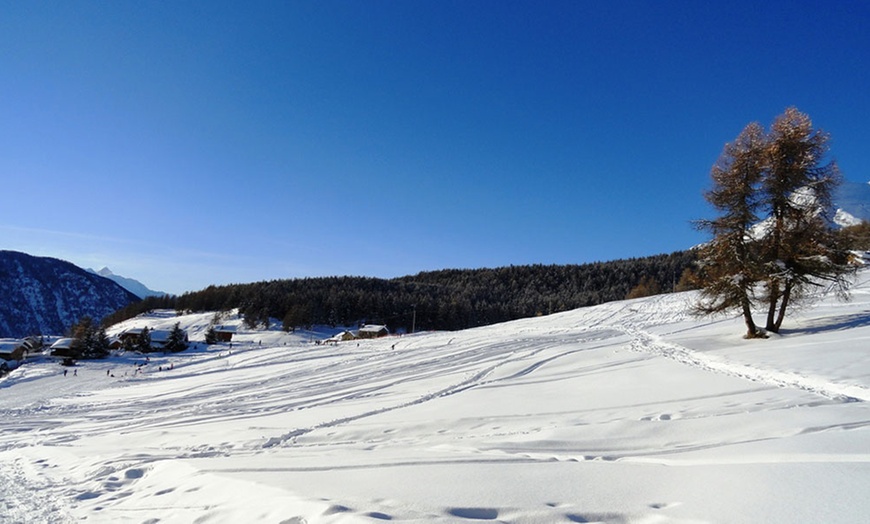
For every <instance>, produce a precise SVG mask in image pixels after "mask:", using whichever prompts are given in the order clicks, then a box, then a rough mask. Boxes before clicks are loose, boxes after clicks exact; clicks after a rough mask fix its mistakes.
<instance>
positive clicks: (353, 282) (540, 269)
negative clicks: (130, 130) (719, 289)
mask: <svg viewBox="0 0 870 524" xmlns="http://www.w3.org/2000/svg"><path fill="white" fill-rule="evenodd" d="M694 259H695V257H694V254H693V253H692V252H691V251H680V252H676V253H671V254H668V255H655V256H650V257H644V258H636V259H628V260H615V261H610V262H596V263H591V264H581V265H531V266H509V267H501V268H493V269H447V270H441V271H430V272H423V273H418V274H416V275H411V276H405V277H399V278H393V279H379V278H367V277H322V278H302V279H290V280H273V281H269V282H256V283H251V284H236V285H226V286H210V287H208V288H206V289H203V290H201V291H196V292H191V293H185V294H183V295H181V296H179V297H157V298H148V299H145V300H144V301H142V302H141V303H137V304H134V305H133V306H131V307H129V308H127V309H126V310H124V311H120V312H118V313H117V314H116V315H113V316H112V317H111V320H112V321H114V322H118V321H121V320H124V319H126V318H130V317H133V316H135V315H137V314H139V313H142V312H144V311H148V310H150V309H163V308H174V309H178V310H182V311H185V310H191V311H219V310H230V309H239V310H240V311H241V314H242V315H243V316H244V317H245V319H246V320H247V321H248V323H249V324H250V325H256V324H261V323H263V322H265V321H266V319H268V318H276V319H279V320H280V321H281V322H282V325H284V326H285V327H286V328H288V329H290V328H300V327H307V326H311V325H316V324H327V325H331V326H355V325H356V324H357V323H358V322H361V321H367V322H375V323H378V324H386V325H387V326H388V327H389V328H390V330H391V331H393V332H411V331H412V330H414V329H424V330H427V329H438V330H445V329H446V330H455V329H464V328H469V327H477V326H482V325H489V324H494V323H497V322H505V321H508V320H515V319H519V318H527V317H532V316H537V315H543V314H550V313H555V312H559V311H567V310H570V309H575V308H578V307H583V306H589V305H594V304H601V303H604V302H609V301H613V300H621V299H623V298H625V297H626V295H628V293H629V292H630V291H631V290H632V288H634V287H635V286H637V285H638V284H639V283H641V282H642V281H645V280H646V281H648V282H651V283H652V286H653V287H654V288H656V289H661V290H664V291H670V290H672V289H673V288H674V286H675V285H676V284H677V282H678V281H679V279H680V276H681V275H682V274H683V272H684V271H685V270H686V268H688V267H690V266H691V265H692V263H693V261H694Z"/></svg>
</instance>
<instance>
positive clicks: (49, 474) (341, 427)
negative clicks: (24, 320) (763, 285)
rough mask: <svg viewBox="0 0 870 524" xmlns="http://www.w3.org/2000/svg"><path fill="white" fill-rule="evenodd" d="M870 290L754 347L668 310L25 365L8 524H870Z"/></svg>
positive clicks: (278, 337)
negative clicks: (73, 368) (71, 366)
mask: <svg viewBox="0 0 870 524" xmlns="http://www.w3.org/2000/svg"><path fill="white" fill-rule="evenodd" d="M868 281H870V272H866V271H865V272H862V273H860V274H859V278H858V283H857V285H856V287H855V288H854V291H853V299H852V301H851V302H846V303H840V302H837V301H836V300H834V299H833V298H823V299H822V300H821V301H819V302H818V303H817V304H816V305H814V306H812V307H807V308H805V309H804V310H802V311H800V312H798V313H795V314H793V315H792V316H791V317H790V318H788V319H787V320H786V323H785V327H786V330H785V332H784V333H783V334H782V335H781V336H776V337H773V338H771V339H769V340H764V341H759V340H755V341H747V340H743V339H742V338H741V335H742V334H743V331H744V328H743V325H742V322H741V321H740V320H739V319H734V318H718V319H696V318H692V317H691V316H689V315H688V313H687V310H688V304H689V303H690V302H691V300H692V299H693V297H694V295H693V294H676V295H667V296H659V297H652V298H647V299H639V300H633V301H624V302H617V303H611V304H605V305H602V306H598V307H591V308H586V309H580V310H576V311H571V312H567V313H563V314H558V315H551V316H547V317H541V318H535V319H528V320H522V321H517V322H511V323H507V324H501V325H495V326H489V327H485V328H479V329H472V330H467V331H462V332H452V333H424V334H416V335H406V336H403V337H388V338H384V339H379V340H374V341H362V342H345V343H341V344H339V345H337V346H331V345H314V344H312V343H311V342H310V338H311V337H310V335H306V334H289V335H288V334H284V333H281V332H280V331H277V330H276V331H268V332H266V331H260V332H244V330H241V331H240V333H239V335H238V338H237V340H236V341H235V342H234V345H233V347H232V349H230V348H229V346H228V345H223V346H217V347H212V348H209V349H206V348H205V346H204V345H202V344H200V346H199V347H198V348H196V349H191V350H189V351H187V352H185V353H182V354H177V355H171V356H162V355H160V356H152V358H151V360H150V362H149V363H148V364H146V365H144V366H142V371H141V372H137V371H136V370H137V369H138V364H141V363H142V360H143V359H142V358H141V357H131V356H127V357H115V358H113V359H110V360H106V361H100V362H86V363H82V364H81V365H80V366H78V368H77V373H76V375H75V376H74V375H73V372H70V373H69V374H68V375H67V376H63V374H62V368H61V367H60V366H59V365H57V364H54V363H48V362H45V363H36V364H29V365H25V366H22V367H21V368H19V369H18V370H16V371H14V372H13V373H12V374H11V375H9V376H8V377H7V378H5V379H3V381H2V382H0V464H2V467H0V515H2V517H0V522H9V523H11V522H16V523H17V522H38V523H49V522H50V523H56V522H73V521H79V520H86V521H87V522H113V523H115V522H135V523H157V522H160V523H171V522H182V523H188V522H190V523H192V522H197V523H218V522H221V523H224V522H225V523H240V522H273V523H285V524H290V523H294V524H301V523H303V522H308V523H314V522H377V521H386V520H393V521H399V522H429V521H434V522H463V521H466V522H471V521H486V520H489V521H497V522H516V523H525V522H614V523H644V524H646V523H689V522H693V523H699V522H720V523H761V522H764V523H796V522H805V523H810V522H813V523H815V522H866V521H868V519H870V407H868V406H870V402H867V401H868V400H870V282H868ZM759 317H760V315H759ZM210 318H211V315H189V316H184V317H178V318H175V317H173V316H171V315H169V316H164V317H163V318H152V319H136V320H134V321H131V322H130V323H128V324H127V325H128V326H132V325H134V324H136V323H139V324H144V323H145V322H148V323H149V325H150V326H151V327H158V328H166V327H171V325H172V324H173V323H174V322H176V321H181V322H182V326H183V327H187V328H189V329H190V332H191V335H192V338H193V339H194V340H196V339H199V340H201V336H202V333H203V331H204V329H205V327H206V326H207V324H208V321H209V320H210ZM759 320H760V318H759ZM119 329H120V328H119ZM170 366H171V368H172V369H167V368H169V367H170ZM160 368H162V370H160ZM107 372H108V374H107Z"/></svg>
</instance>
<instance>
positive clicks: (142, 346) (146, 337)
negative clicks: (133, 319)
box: [136, 326, 151, 353]
mask: <svg viewBox="0 0 870 524" xmlns="http://www.w3.org/2000/svg"><path fill="white" fill-rule="evenodd" d="M136 351H140V352H142V353H150V352H151V330H149V329H148V327H147V326H146V327H144V328H142V332H141V333H139V336H138V337H137V338H136Z"/></svg>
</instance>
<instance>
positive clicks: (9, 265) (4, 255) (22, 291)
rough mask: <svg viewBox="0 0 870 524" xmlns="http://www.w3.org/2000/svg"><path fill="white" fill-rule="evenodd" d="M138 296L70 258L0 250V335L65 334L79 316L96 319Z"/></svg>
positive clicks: (16, 336)
mask: <svg viewBox="0 0 870 524" xmlns="http://www.w3.org/2000/svg"><path fill="white" fill-rule="evenodd" d="M138 300H139V298H138V297H136V296H135V295H133V294H132V293H130V292H128V291H127V290H125V289H123V288H122V287H121V286H119V285H118V284H116V283H114V282H112V281H111V280H108V279H106V278H103V277H101V276H99V275H95V274H93V273H89V272H87V271H85V270H84V269H82V268H80V267H78V266H75V265H73V264H71V263H69V262H64V261H63V260H58V259H55V258H45V257H35V256H31V255H27V254H25V253H19V252H16V251H0V337H13V338H21V337H26V336H29V335H38V334H44V335H60V334H64V333H65V332H66V331H67V329H69V328H70V327H71V326H72V325H73V324H75V323H76V322H78V320H79V319H80V318H82V317H83V316H89V317H91V318H93V319H95V320H99V319H102V318H103V317H105V316H106V315H108V314H110V313H112V312H113V311H117V310H118V309H119V308H123V307H124V306H127V305H128V304H130V303H132V302H136V301H138Z"/></svg>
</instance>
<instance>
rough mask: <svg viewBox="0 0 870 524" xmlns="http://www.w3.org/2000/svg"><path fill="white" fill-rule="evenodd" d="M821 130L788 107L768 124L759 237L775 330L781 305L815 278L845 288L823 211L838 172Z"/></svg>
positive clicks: (840, 258)
mask: <svg viewBox="0 0 870 524" xmlns="http://www.w3.org/2000/svg"><path fill="white" fill-rule="evenodd" d="M829 141H830V138H829V136H828V135H827V133H824V132H822V131H820V130H817V129H814V128H813V124H812V121H811V120H810V118H809V116H807V115H806V114H804V113H801V112H800V111H798V110H797V109H796V108H794V107H790V108H788V109H786V110H785V112H784V113H783V114H782V115H780V116H778V117H777V118H776V120H775V121H774V123H773V125H772V126H771V131H770V135H769V137H768V146H767V166H766V167H767V169H766V174H765V178H764V186H763V199H764V203H765V205H766V207H767V209H768V212H769V217H770V218H769V221H770V224H769V231H768V232H767V234H766V235H765V236H764V238H763V240H762V242H761V243H762V246H763V251H764V254H763V256H764V259H765V262H766V264H767V271H766V272H767V276H766V282H765V291H766V295H767V296H766V302H767V305H768V310H767V325H766V327H765V329H767V331H770V332H774V333H776V332H779V330H780V326H781V325H782V321H783V318H784V317H785V313H786V309H787V308H788V306H789V304H791V303H792V301H794V300H801V299H803V298H805V297H806V296H807V293H808V292H809V290H810V289H811V288H812V287H813V286H815V285H817V283H818V282H819V281H827V282H830V283H832V284H834V285H835V287H836V288H837V290H838V292H840V293H845V291H846V288H847V281H846V279H845V278H844V276H845V275H846V274H848V273H849V272H850V271H851V270H850V268H849V266H848V264H847V263H846V258H847V256H846V253H845V252H844V250H842V249H838V247H837V242H836V241H835V236H834V233H833V231H832V229H831V227H830V225H829V224H830V222H829V221H828V220H827V218H828V217H827V215H826V212H827V211H829V210H830V208H831V198H832V195H833V192H834V189H835V188H836V187H837V185H838V184H839V183H840V180H841V178H840V172H839V169H838V168H837V164H836V163H835V162H833V161H831V162H829V163H827V164H823V163H822V162H823V160H824V157H825V155H826V154H827V153H828V151H829V145H828V143H829Z"/></svg>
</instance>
